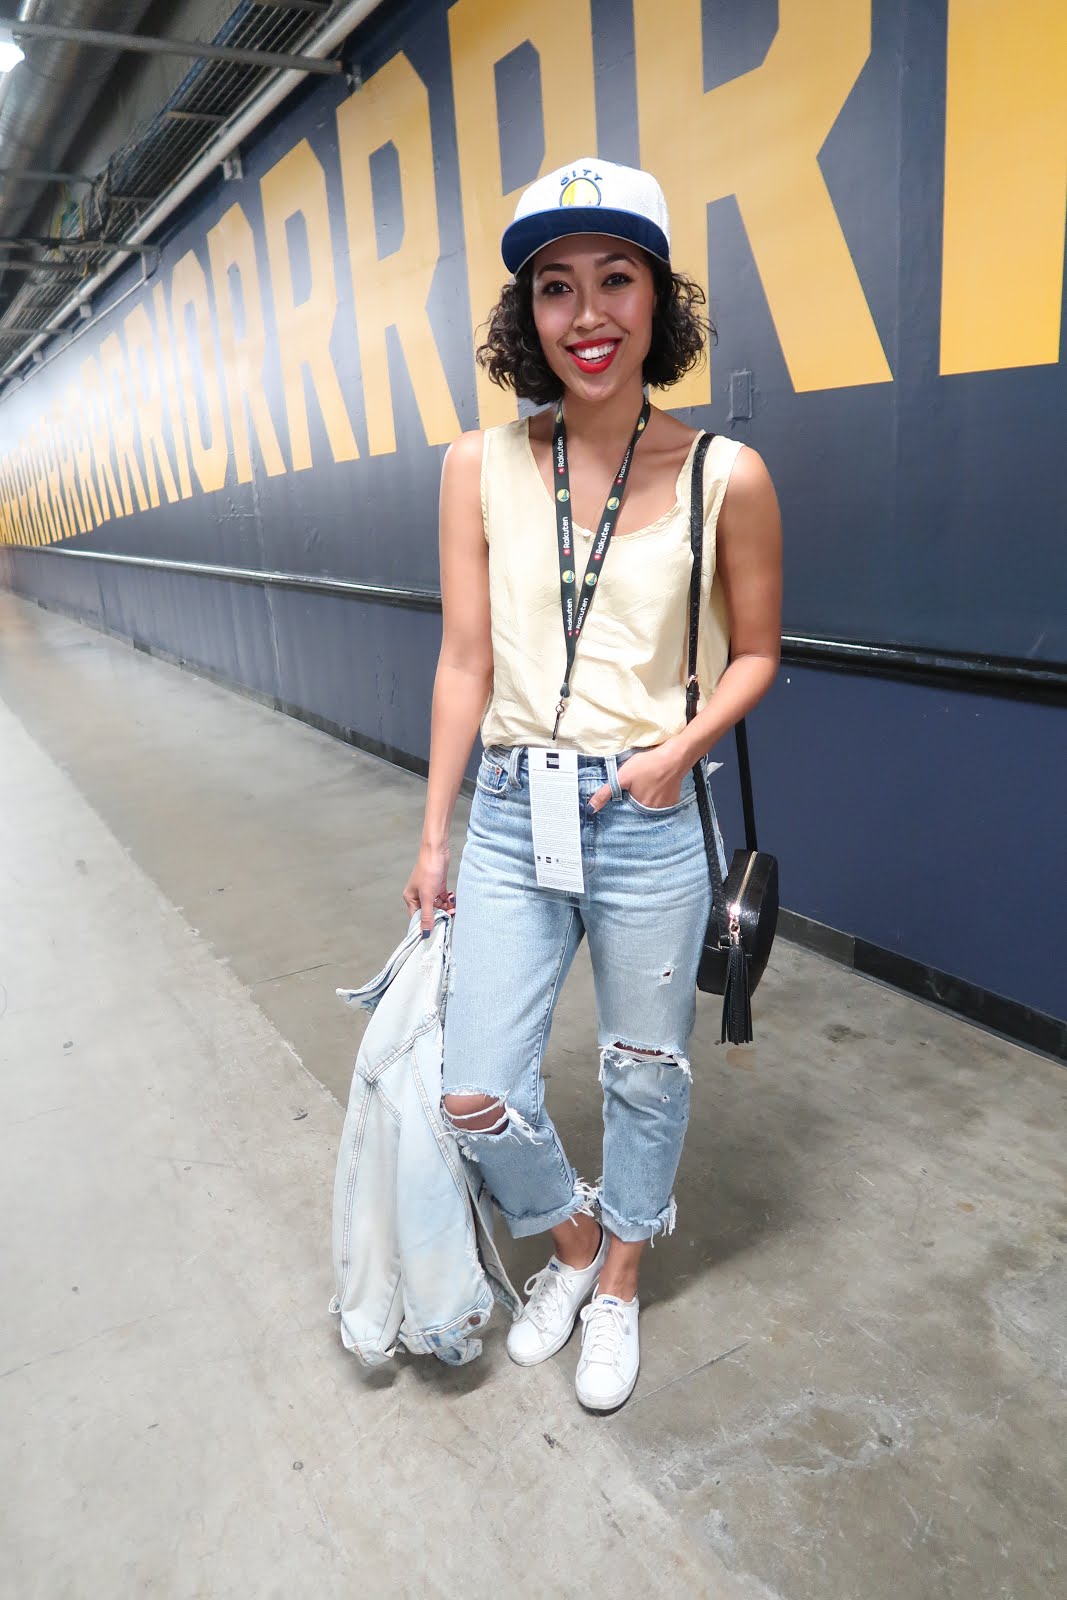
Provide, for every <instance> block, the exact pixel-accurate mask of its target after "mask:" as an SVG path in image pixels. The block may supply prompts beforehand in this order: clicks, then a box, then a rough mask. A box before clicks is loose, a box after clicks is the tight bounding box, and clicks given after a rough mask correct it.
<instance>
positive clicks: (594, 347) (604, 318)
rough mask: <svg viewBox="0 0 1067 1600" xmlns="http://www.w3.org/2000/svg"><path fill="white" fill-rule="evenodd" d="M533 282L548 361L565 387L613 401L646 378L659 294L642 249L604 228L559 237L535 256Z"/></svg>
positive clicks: (536, 313) (537, 321) (536, 318)
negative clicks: (643, 375) (645, 361)
mask: <svg viewBox="0 0 1067 1600" xmlns="http://www.w3.org/2000/svg"><path fill="white" fill-rule="evenodd" d="M532 288H533V313H534V322H535V324H536V327H537V332H538V334H539V336H540V339H541V346H542V348H543V350H544V352H545V359H546V361H547V362H548V364H549V366H550V367H551V368H552V371H553V372H554V373H555V374H556V375H557V377H559V378H560V379H561V381H562V382H563V384H564V386H565V388H567V389H569V390H570V391H571V392H572V393H573V394H575V395H579V396H581V397H582V398H583V399H588V400H606V399H608V398H609V397H610V396H611V395H614V394H617V393H618V392H619V391H620V390H621V389H624V388H626V387H627V386H628V385H632V384H633V381H634V377H635V375H636V377H637V380H638V382H640V378H641V370H642V367H643V365H644V360H645V357H646V356H647V355H648V348H649V345H650V343H651V340H652V312H653V309H654V306H655V298H656V297H655V288H654V285H653V281H652V269H651V268H650V266H649V264H648V260H647V258H646V257H645V254H644V252H643V251H642V250H639V249H638V248H637V246H636V245H632V244H628V243H627V242H626V240H624V239H612V238H609V237H608V236H607V235H606V234H600V233H580V234H575V235H573V236H572V237H571V238H568V239H558V240H557V241H556V242H555V243H554V244H547V245H545V247H544V249H543V250H539V251H538V253H537V255H536V256H535V257H534V261H533V284H532Z"/></svg>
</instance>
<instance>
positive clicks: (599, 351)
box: [574, 344, 615, 361]
mask: <svg viewBox="0 0 1067 1600" xmlns="http://www.w3.org/2000/svg"><path fill="white" fill-rule="evenodd" d="M614 348H615V346H614V344H594V345H585V346H583V347H582V348H581V349H580V350H575V352H574V354H575V355H576V356H577V357H578V359H579V360H580V361H604V360H606V359H607V357H608V356H610V354H611V352H612V351H613V350H614Z"/></svg>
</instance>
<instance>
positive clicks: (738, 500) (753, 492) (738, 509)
mask: <svg viewBox="0 0 1067 1600" xmlns="http://www.w3.org/2000/svg"><path fill="white" fill-rule="evenodd" d="M722 511H723V515H724V516H727V517H731V516H735V515H738V514H740V515H742V516H747V515H751V514H753V513H756V514H759V513H760V512H761V511H762V512H768V511H773V512H774V514H775V515H777V513H778V497H777V495H776V494H775V492H774V484H773V483H772V482H771V475H770V473H769V472H768V471H767V463H766V462H765V461H764V459H763V457H762V456H761V455H760V453H759V451H758V450H753V449H752V446H751V445H747V444H743V445H742V446H741V448H740V450H739V451H738V452H737V458H736V460H735V461H734V464H733V467H732V469H731V472H730V481H729V483H728V484H727V486H726V496H725V498H724V500H723V503H722Z"/></svg>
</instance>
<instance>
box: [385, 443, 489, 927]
mask: <svg viewBox="0 0 1067 1600" xmlns="http://www.w3.org/2000/svg"><path fill="white" fill-rule="evenodd" d="M481 467H482V435H481V434H480V433H465V434H463V435H462V437H461V438H459V439H457V440H456V442H455V443H454V444H453V445H452V446H451V447H450V449H449V451H448V454H447V455H446V456H445V463H444V469H443V471H442V474H441V512H440V519H441V595H442V601H443V612H444V627H443V633H442V638H441V654H440V657H439V658H438V663H437V676H436V678H435V680H434V691H433V712H432V717H431V722H430V774H429V780H428V783H427V788H426V814H425V819H424V822H423V830H422V846H421V849H420V850H419V857H418V861H417V862H416V864H415V869H414V871H413V872H412V874H411V878H410V880H409V882H408V885H407V888H406V889H405V890H404V901H405V904H406V905H407V907H408V909H409V911H412V912H415V911H418V910H421V911H422V927H423V931H424V932H426V931H428V930H429V929H430V928H431V927H432V926H433V910H434V906H435V905H437V906H446V905H447V904H448V862H449V849H448V833H449V828H450V826H451V823H452V813H453V811H454V810H455V805H456V797H457V795H458V794H459V786H460V784H461V782H462V781H463V774H464V772H465V771H466V767H467V761H468V759H469V758H470V753H471V749H472V748H473V745H474V740H475V737H476V735H477V732H478V727H479V724H480V722H481V720H482V717H483V715H484V713H485V707H486V702H487V701H488V698H489V691H490V689H491V688H492V683H493V645H492V636H491V633H490V626H489V551H488V547H487V545H486V542H485V533H484V530H483V527H482V508H481V483H480V480H481Z"/></svg>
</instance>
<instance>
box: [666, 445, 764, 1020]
mask: <svg viewBox="0 0 1067 1600" xmlns="http://www.w3.org/2000/svg"><path fill="white" fill-rule="evenodd" d="M713 437H714V436H713V435H712V434H710V433H706V434H704V435H703V437H702V438H701V439H700V440H699V441H698V443H697V447H696V453H695V455H694V457H693V492H692V501H691V507H690V518H689V539H690V544H691V545H692V549H693V575H692V578H691V580H690V585H689V670H688V677H687V680H686V689H685V720H686V722H687V723H689V722H692V720H693V718H694V717H695V716H696V713H697V701H698V700H699V698H700V684H699V681H698V679H697V641H698V638H699V632H700V583H701V574H702V572H703V566H704V457H705V456H706V455H707V453H708V446H709V445H710V444H711V441H712V438H713ZM734 735H735V738H736V740H737V769H738V773H739V775H740V778H741V805H742V808H743V810H744V815H745V848H744V849H743V850H735V851H734V854H733V859H732V861H731V862H730V870H729V872H728V873H727V875H726V881H725V883H724V882H723V877H722V870H721V868H720V866H719V852H718V848H717V845H716V842H715V828H714V824H713V822H712V817H711V803H710V801H709V798H708V790H707V778H706V775H705V772H704V764H703V762H701V761H698V762H697V764H696V766H695V767H694V768H693V780H694V782H695V784H696V794H697V809H698V811H699V812H700V826H701V828H702V829H703V832H704V849H705V852H706V854H707V858H708V876H709V877H710V879H711V915H710V916H709V918H708V925H707V928H706V929H705V931H704V948H703V949H702V951H701V953H700V965H699V967H698V969H697V988H698V989H703V990H704V991H705V992H706V993H708V994H721V995H722V997H723V1004H722V1034H721V1042H722V1043H725V1042H726V1041H727V1040H729V1042H730V1043H731V1044H749V1043H750V1042H751V1039H752V994H753V991H754V989H755V988H756V985H757V984H758V983H759V981H760V979H761V978H762V976H763V973H764V970H765V968H766V966H767V960H768V957H769V956H770V953H771V945H772V944H773V943H774V934H775V929H776V927H777V925H778V862H777V860H776V858H775V857H774V856H771V855H767V853H766V852H765V851H763V850H761V849H760V848H759V846H758V844H757V843H756V810H755V806H754V805H753V802H752V772H751V768H750V767H749V761H748V735H747V733H746V731H745V724H744V719H742V720H741V721H740V722H739V723H738V724H737V726H736V728H735V729H734Z"/></svg>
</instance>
